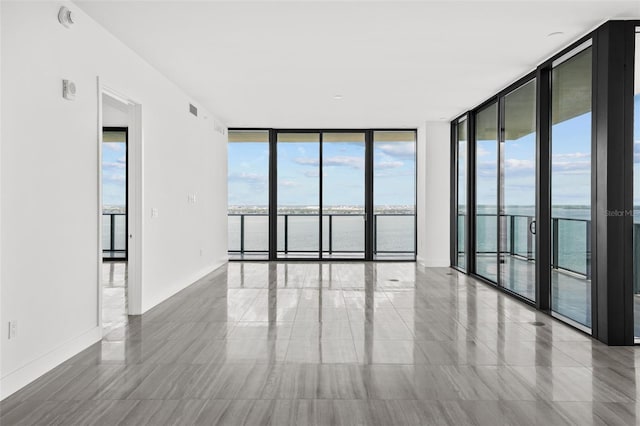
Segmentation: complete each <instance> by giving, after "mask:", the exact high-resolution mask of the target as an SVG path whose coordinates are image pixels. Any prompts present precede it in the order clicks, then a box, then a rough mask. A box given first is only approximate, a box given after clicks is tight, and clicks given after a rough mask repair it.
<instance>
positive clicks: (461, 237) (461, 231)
mask: <svg viewBox="0 0 640 426" xmlns="http://www.w3.org/2000/svg"><path fill="white" fill-rule="evenodd" d="M455 150H456V153H455V154H456V166H455V167H456V183H455V185H456V188H455V191H456V205H455V217H456V238H455V241H454V244H455V249H454V251H455V259H454V262H455V265H456V266H457V267H458V268H460V269H462V270H466V268H467V253H466V247H465V246H466V238H467V219H466V217H467V120H466V117H465V118H462V119H460V120H459V121H458V123H457V124H456V146H455Z"/></svg>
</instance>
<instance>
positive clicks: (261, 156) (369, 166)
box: [229, 129, 416, 260]
mask: <svg viewBox="0 0 640 426" xmlns="http://www.w3.org/2000/svg"><path fill="white" fill-rule="evenodd" d="M270 203H272V204H271V205H270ZM415 207H416V131H415V130H368V129H363V130H349V131H341V130H274V129H271V130H245V129H232V130H230V131H229V252H230V255H231V256H232V258H234V259H238V258H240V259H252V258H270V259H274V258H276V259H369V260H415V247H416V208H415ZM270 215H272V216H270ZM270 218H271V220H270ZM270 250H272V251H273V252H272V253H270Z"/></svg>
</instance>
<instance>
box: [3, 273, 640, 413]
mask: <svg viewBox="0 0 640 426" xmlns="http://www.w3.org/2000/svg"><path fill="white" fill-rule="evenodd" d="M119 279H122V277H121V278H119ZM638 395H640V348H636V347H615V348H614V347H607V346H606V345H603V344H601V343H600V342H597V341H595V340H592V339H591V338H590V337H589V336H587V335H586V334H584V333H582V332H579V331H576V330H575V329H572V328H571V327H569V326H567V325H566V324H563V323H561V322H559V321H558V320H556V319H554V318H552V317H550V316H548V315H545V314H542V313H540V312H537V311H535V310H534V309H533V308H532V307H530V306H527V305H525V304H523V303H521V302H519V301H516V300H514V299H512V298H510V297H508V296H506V295H504V294H502V293H499V292H497V291H496V289H495V288H492V287H491V286H489V285H486V284H484V283H481V282H479V281H477V280H475V279H473V278H472V277H469V276H466V275H464V274H460V273H458V272H456V271H453V270H451V269H449V268H424V267H422V266H420V265H416V264H413V263H384V264H379V263H371V262H350V263H340V262H331V263H323V264H320V263H317V262H315V263H314V262H296V263H293V262H292V263H286V262H273V263H270V262H246V263H231V264H229V265H226V266H224V267H222V268H220V269H219V270H217V271H215V272H214V273H212V274H210V275H208V276H206V277H204V278H202V279H201V280H198V281H197V282H196V283H194V284H193V285H192V286H190V287H188V288H186V289H185V290H183V291H181V292H179V293H178V294H176V295H175V296H173V297H171V298H170V299H168V300H167V301H165V302H163V303H161V304H159V305H158V306H156V307H154V308H152V309H151V310H149V311H148V312H146V313H145V314H144V315H141V316H130V317H128V320H127V321H126V323H124V324H121V325H120V326H118V327H114V328H113V329H109V330H108V333H107V334H106V335H105V337H104V339H103V340H102V341H101V342H98V343H96V344H94V345H91V346H90V347H89V348H87V349H86V350H84V351H82V352H81V353H79V354H77V355H76V356H74V357H72V358H71V359H69V360H67V361H65V362H64V363H62V364H61V365H59V366H58V367H56V368H54V369H53V370H51V371H50V372H48V373H46V374H45V375H43V376H42V377H40V378H38V379H37V380H35V381H34V382H32V383H31V384H29V385H28V386H26V387H25V388H23V389H21V390H19V391H18V392H16V393H15V394H13V395H11V396H9V397H8V398H6V399H5V400H4V401H2V402H0V423H1V424H2V425H5V424H7V425H14V424H17V425H40V424H47V425H49V424H52V425H65V426H66V425H76V424H78V425H84V424H104V425H111V424H122V425H152V426H157V425H194V424H203V425H212V424H233V425H236V424H246V425H278V426H281V425H296V426H297V425H354V424H364V425H381V426H388V425H394V426H395V425H425V424H436V425H455V426H459V425H539V424H544V425H575V424H580V425H591V424H597V425H609V424H612V425H617V424H621V425H622V424H624V425H626V424H637V423H638V417H640V416H639V414H640V404H639V403H638ZM637 413H638V414H637Z"/></svg>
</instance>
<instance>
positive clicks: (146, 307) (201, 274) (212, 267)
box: [142, 256, 229, 314]
mask: <svg viewBox="0 0 640 426" xmlns="http://www.w3.org/2000/svg"><path fill="white" fill-rule="evenodd" d="M228 261H229V257H228V256H223V257H221V258H220V259H218V260H217V261H215V262H214V263H213V264H211V265H209V266H207V267H205V268H203V269H201V270H199V271H197V272H195V273H193V274H191V275H189V276H188V277H187V278H185V279H184V280H182V281H181V282H179V283H178V285H176V286H173V287H172V288H171V289H170V290H168V291H165V292H164V293H162V294H161V295H159V296H156V297H154V298H153V300H151V301H149V302H148V303H145V301H144V298H143V301H142V313H143V314H144V313H145V312H147V311H148V310H149V309H151V308H154V307H156V306H157V305H159V304H160V303H162V302H164V301H165V300H167V299H168V298H170V297H171V296H173V295H175V294H177V293H179V292H180V291H182V290H184V289H185V288H187V287H189V286H190V285H191V284H193V283H195V282H196V281H198V280H199V279H200V278H202V277H204V276H206V275H208V274H210V273H212V272H213V271H215V270H216V269H218V268H220V267H221V266H223V265H224V264H225V263H227V262H228Z"/></svg>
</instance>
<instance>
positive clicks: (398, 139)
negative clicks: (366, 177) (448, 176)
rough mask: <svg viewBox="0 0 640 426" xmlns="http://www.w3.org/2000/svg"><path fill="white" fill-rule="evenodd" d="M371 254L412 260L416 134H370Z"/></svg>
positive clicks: (401, 132) (381, 257)
mask: <svg viewBox="0 0 640 426" xmlns="http://www.w3.org/2000/svg"><path fill="white" fill-rule="evenodd" d="M373 194H374V195H373V213H374V216H373V220H374V226H373V230H374V233H373V254H374V257H375V258H376V259H398V258H400V259H401V258H407V257H408V258H411V257H412V256H413V255H414V253H415V244H416V234H415V233H416V216H415V214H416V133H415V132H414V131H375V132H373Z"/></svg>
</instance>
